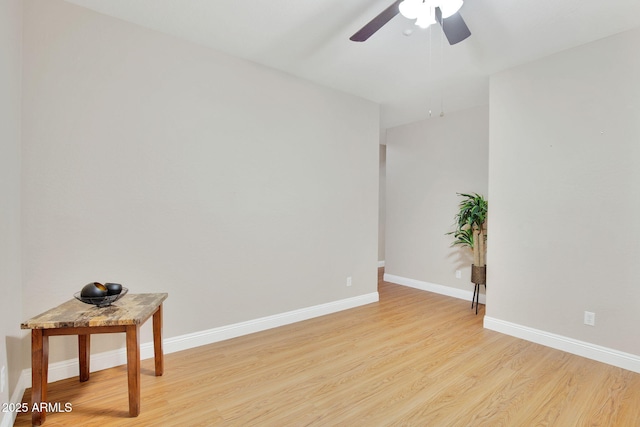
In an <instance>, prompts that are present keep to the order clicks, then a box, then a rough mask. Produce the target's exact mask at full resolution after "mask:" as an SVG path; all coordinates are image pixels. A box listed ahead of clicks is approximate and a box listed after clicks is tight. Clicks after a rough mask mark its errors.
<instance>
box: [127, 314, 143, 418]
mask: <svg viewBox="0 0 640 427" xmlns="http://www.w3.org/2000/svg"><path fill="white" fill-rule="evenodd" d="M139 332H140V326H139V325H131V326H127V331H126V334H127V376H128V382H129V415H130V416H132V417H137V416H138V415H140V333H139Z"/></svg>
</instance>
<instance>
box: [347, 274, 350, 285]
mask: <svg viewBox="0 0 640 427" xmlns="http://www.w3.org/2000/svg"><path fill="white" fill-rule="evenodd" d="M347 286H351V276H349V277H347Z"/></svg>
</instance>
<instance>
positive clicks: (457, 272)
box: [456, 270, 462, 279]
mask: <svg viewBox="0 0 640 427" xmlns="http://www.w3.org/2000/svg"><path fill="white" fill-rule="evenodd" d="M460 278H462V271H460V270H456V279H460Z"/></svg>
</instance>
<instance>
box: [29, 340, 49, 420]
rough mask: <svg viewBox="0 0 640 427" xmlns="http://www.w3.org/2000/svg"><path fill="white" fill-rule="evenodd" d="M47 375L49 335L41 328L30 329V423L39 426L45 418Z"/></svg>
mask: <svg viewBox="0 0 640 427" xmlns="http://www.w3.org/2000/svg"><path fill="white" fill-rule="evenodd" d="M48 376H49V337H48V336H46V335H45V334H44V333H43V330H42V329H32V330H31V409H36V410H35V411H32V412H31V424H33V425H36V426H39V425H42V423H44V421H45V419H46V418H47V411H46V408H45V407H43V405H41V403H42V402H44V403H46V402H47V381H48Z"/></svg>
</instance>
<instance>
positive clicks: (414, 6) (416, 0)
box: [398, 0, 422, 19]
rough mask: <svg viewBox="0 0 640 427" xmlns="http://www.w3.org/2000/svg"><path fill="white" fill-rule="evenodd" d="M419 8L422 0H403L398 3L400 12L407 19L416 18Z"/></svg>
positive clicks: (418, 14)
mask: <svg viewBox="0 0 640 427" xmlns="http://www.w3.org/2000/svg"><path fill="white" fill-rule="evenodd" d="M421 8H422V0H404V1H403V2H402V3H400V4H399V5H398V9H399V10H400V13H401V14H402V16H404V17H405V18H407V19H417V18H418V16H420V9H421Z"/></svg>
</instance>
